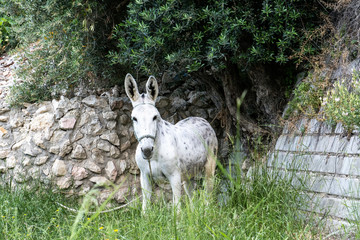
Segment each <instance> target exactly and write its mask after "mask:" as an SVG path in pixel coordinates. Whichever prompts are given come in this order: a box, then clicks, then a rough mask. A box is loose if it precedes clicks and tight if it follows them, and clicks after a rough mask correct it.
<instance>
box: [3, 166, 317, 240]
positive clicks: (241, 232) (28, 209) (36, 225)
mask: <svg viewBox="0 0 360 240" xmlns="http://www.w3.org/2000/svg"><path fill="white" fill-rule="evenodd" d="M219 169H220V170H221V169H222V166H221V165H220V166H219ZM220 172H221V171H220ZM222 174H223V175H225V176H224V178H225V184H226V187H227V194H228V197H227V203H226V204H224V203H222V204H220V203H219V202H218V201H217V200H216V195H217V194H215V193H214V194H213V196H212V199H209V196H207V195H206V194H205V193H204V191H202V190H198V191H196V192H195V194H194V196H193V199H192V204H190V203H189V200H188V199H187V198H185V197H184V199H182V201H183V204H182V208H181V210H180V211H179V212H178V211H174V208H172V207H171V204H169V203H165V202H164V201H155V202H154V203H153V204H152V205H151V206H150V208H149V209H148V211H147V212H146V214H142V213H141V204H140V201H138V202H136V203H135V204H133V205H131V206H129V207H127V208H125V209H121V210H119V211H114V212H110V213H106V214H87V215H86V213H85V214H82V213H79V214H73V213H71V212H69V211H68V210H66V209H63V208H60V207H59V206H58V205H56V204H55V202H56V201H59V202H61V203H65V204H67V205H70V206H72V207H78V205H77V203H76V202H75V201H71V200H68V199H65V198H64V197H63V196H62V195H60V194H56V193H53V192H51V191H48V190H43V189H41V188H36V189H32V190H26V189H18V190H16V191H10V190H9V188H7V187H2V188H0V202H1V204H0V229H1V232H2V237H1V239H70V237H71V236H73V239H309V238H310V237H311V236H312V234H313V233H312V230H313V228H312V227H311V223H309V222H306V221H305V220H304V218H302V217H301V214H300V212H299V205H300V204H304V203H302V202H301V201H302V200H301V199H302V198H299V193H300V191H301V189H298V188H295V187H293V186H292V185H291V180H290V179H284V178H278V177H276V174H275V175H274V174H273V173H272V174H270V173H269V172H268V171H265V169H263V168H262V167H256V168H254V169H253V171H252V174H251V177H248V178H247V177H237V178H234V177H231V176H230V175H228V174H226V172H222ZM220 175H221V173H220V174H218V176H220ZM236 175H237V176H240V175H239V174H236Z"/></svg>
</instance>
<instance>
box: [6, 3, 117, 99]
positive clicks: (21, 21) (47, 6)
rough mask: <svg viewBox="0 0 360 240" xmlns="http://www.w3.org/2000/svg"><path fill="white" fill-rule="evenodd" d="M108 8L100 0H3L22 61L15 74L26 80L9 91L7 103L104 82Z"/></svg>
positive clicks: (38, 97) (109, 29)
mask: <svg viewBox="0 0 360 240" xmlns="http://www.w3.org/2000/svg"><path fill="white" fill-rule="evenodd" d="M108 7H109V6H108V4H107V2H105V1H100V2H99V1H83V0H75V1H64V0H50V1H44V0H34V1H26V0H9V1H5V2H4V3H3V6H2V9H3V10H5V11H6V12H7V13H9V15H10V16H11V18H12V19H13V22H14V23H13V25H12V29H13V31H14V32H15V35H16V37H17V39H18V40H19V42H20V43H21V45H22V48H23V49H22V50H23V51H24V52H25V53H24V58H25V59H26V60H27V61H26V63H27V64H22V65H23V66H24V67H21V68H20V70H19V72H18V75H19V77H20V78H21V79H22V80H25V81H26V83H25V82H24V83H18V84H16V85H15V86H14V87H13V88H12V89H11V97H10V103H12V104H16V103H21V102H24V101H25V102H34V101H37V100H46V99H49V97H50V96H51V94H52V95H53V96H57V95H59V94H60V93H63V92H64V91H65V92H69V91H72V89H73V88H74V87H75V86H76V85H78V84H79V83H83V84H92V83H94V82H95V80H96V79H97V78H98V77H100V76H101V77H102V78H103V79H105V81H106V80H109V78H111V76H112V72H111V70H110V68H108V67H107V66H108V65H109V64H107V63H106V61H104V59H105V57H104V55H105V54H106V52H107V50H105V49H106V46H107V45H108V41H106V40H104V39H107V36H106V34H105V33H106V31H109V32H110V31H111V26H106V24H105V20H104V19H102V18H105V17H107V16H106V14H107V13H106V11H105V10H106V9H107V8H108ZM30 90H31V91H30ZM38 93H41V94H38Z"/></svg>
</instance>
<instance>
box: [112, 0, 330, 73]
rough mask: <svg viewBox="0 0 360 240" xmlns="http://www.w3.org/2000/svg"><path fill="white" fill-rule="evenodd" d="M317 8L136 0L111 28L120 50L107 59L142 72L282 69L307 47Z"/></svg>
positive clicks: (296, 2)
mask: <svg viewBox="0 0 360 240" xmlns="http://www.w3.org/2000/svg"><path fill="white" fill-rule="evenodd" d="M321 9H323V8H321V7H320V5H319V3H318V1H313V0H307V1H303V0H301V1H300V0H290V1H279V0H256V1H253V0H242V1H230V0H212V1H191V0H187V1H177V0H156V1H145V0H136V1H133V2H131V3H130V4H129V5H128V16H127V18H126V20H125V21H124V22H123V23H121V24H119V25H117V26H116V27H115V29H114V38H115V39H116V40H117V42H118V45H117V46H118V51H117V52H114V51H113V52H111V53H110V54H109V55H110V58H111V59H112V61H113V62H114V63H120V64H126V65H128V66H131V67H134V68H136V69H137V70H138V71H141V72H144V73H154V72H157V71H163V70H164V69H169V68H170V67H173V68H176V69H179V68H180V69H184V68H186V69H187V71H189V72H193V71H197V70H199V69H201V68H203V67H211V68H212V70H213V71H214V70H215V71H218V70H221V69H224V68H225V67H226V66H227V64H228V62H233V63H236V64H239V63H240V64H242V67H243V68H246V66H247V65H248V64H252V63H256V62H263V63H267V62H276V63H280V64H282V63H286V62H288V61H290V59H291V56H292V55H293V54H294V52H297V51H300V46H301V45H302V44H304V45H305V43H304V31H306V30H311V29H312V28H313V27H314V26H316V24H317V23H318V21H319V18H318V16H319V13H320V11H321ZM302 49H303V51H304V52H303V53H304V54H312V53H313V52H314V50H315V49H314V46H312V45H306V46H302ZM304 49H305V50H304Z"/></svg>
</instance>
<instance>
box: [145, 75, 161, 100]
mask: <svg viewBox="0 0 360 240" xmlns="http://www.w3.org/2000/svg"><path fill="white" fill-rule="evenodd" d="M146 93H147V95H148V97H149V98H150V99H151V100H153V101H155V100H156V98H157V96H158V94H159V87H158V84H157V81H156V79H155V77H154V76H150V77H149V79H148V80H147V83H146Z"/></svg>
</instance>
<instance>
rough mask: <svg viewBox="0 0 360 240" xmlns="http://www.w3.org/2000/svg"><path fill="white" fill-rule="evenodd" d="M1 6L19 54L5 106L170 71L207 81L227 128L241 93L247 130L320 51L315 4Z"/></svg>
mask: <svg viewBox="0 0 360 240" xmlns="http://www.w3.org/2000/svg"><path fill="white" fill-rule="evenodd" d="M0 2H1V7H0V11H1V13H2V15H4V16H6V18H7V19H9V20H10V22H11V32H12V35H11V37H12V38H13V39H14V41H17V42H18V46H19V47H20V48H21V49H22V50H23V51H25V54H24V57H25V59H26V64H23V67H22V68H21V69H20V70H19V73H18V75H20V76H21V78H22V79H26V81H23V82H21V83H19V84H17V85H15V87H14V88H13V89H12V94H11V96H10V102H11V103H12V104H14V105H16V104H21V103H22V102H35V101H38V100H46V99H49V98H51V97H56V96H58V95H60V94H71V93H72V92H73V90H74V88H75V87H76V86H79V85H80V84H82V85H85V86H89V85H93V86H99V85H103V86H111V85H113V84H115V83H121V82H122V80H123V76H124V74H125V73H126V72H133V73H134V72H136V73H138V74H140V75H142V74H149V73H151V74H156V75H157V76H158V78H161V76H162V75H163V74H164V73H166V72H171V73H175V74H178V75H179V76H186V77H193V78H194V79H197V80H199V81H202V82H203V83H205V84H207V85H208V87H209V89H208V90H209V92H210V93H211V96H212V97H213V100H214V104H216V105H217V108H218V109H219V110H221V111H222V114H221V115H222V116H225V118H226V119H227V120H225V122H226V125H227V129H228V130H230V129H233V130H234V126H235V118H236V117H235V115H236V98H237V97H239V96H240V95H241V93H242V92H243V91H244V90H245V89H247V90H248V95H247V97H246V99H245V104H244V106H243V108H244V109H243V110H244V114H243V115H244V118H243V119H242V121H241V122H242V123H241V125H243V126H242V127H243V128H244V129H246V130H247V131H249V132H252V131H253V130H251V129H254V125H256V124H255V122H254V121H252V120H251V119H253V120H255V121H258V120H262V121H263V123H266V120H264V119H271V121H269V122H270V123H274V121H275V120H276V118H277V115H276V114H277V113H276V112H277V111H278V110H279V109H278V107H273V109H272V108H271V109H268V108H269V104H268V103H269V102H270V103H271V104H272V105H273V106H277V105H279V103H280V102H282V99H283V98H284V91H285V90H286V89H289V86H290V87H291V86H292V85H293V84H294V82H295V81H294V74H295V73H296V70H295V65H296V64H299V63H300V62H302V61H303V60H305V59H306V57H307V56H309V55H312V54H314V53H315V52H316V51H317V49H318V48H319V45H318V41H317V39H316V37H314V35H311V33H313V32H314V31H315V29H316V27H317V26H319V25H321V23H322V22H323V19H324V18H323V16H326V15H328V14H329V12H328V10H327V9H328V8H326V7H325V6H324V5H322V4H321V3H320V2H319V1H316V0H306V1H304V0H290V1H282V0H255V1H253V0H241V1H229V0H216V1H215V0H214V1H206V2H204V1H176V0H156V1H144V0H134V1H128V0H121V1H120V0H118V1H109V0H102V1H94V0H90V1H89V0H88V1H83V0H75V1H64V0H48V1H44V0H34V1H25V0H16V1H15V0H6V1H5V0H0ZM309 36H312V37H311V38H310V37H309ZM110 63H112V64H115V65H111V64H110ZM184 73H185V74H184ZM269 76H270V77H269ZM261 87H265V88H268V89H269V95H274V94H275V95H276V96H275V97H273V98H274V99H271V101H268V100H269V99H268V98H269V97H270V96H267V95H266V96H262V95H261V94H263V91H261V89H260V88H261ZM259 89H260V90H259ZM279 90H280V91H279ZM276 92H277V93H276ZM259 95H261V96H259ZM254 106H256V107H255V108H254ZM258 130H259V131H260V132H261V131H263V130H261V129H260V128H259V129H258ZM233 133H234V132H233Z"/></svg>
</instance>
